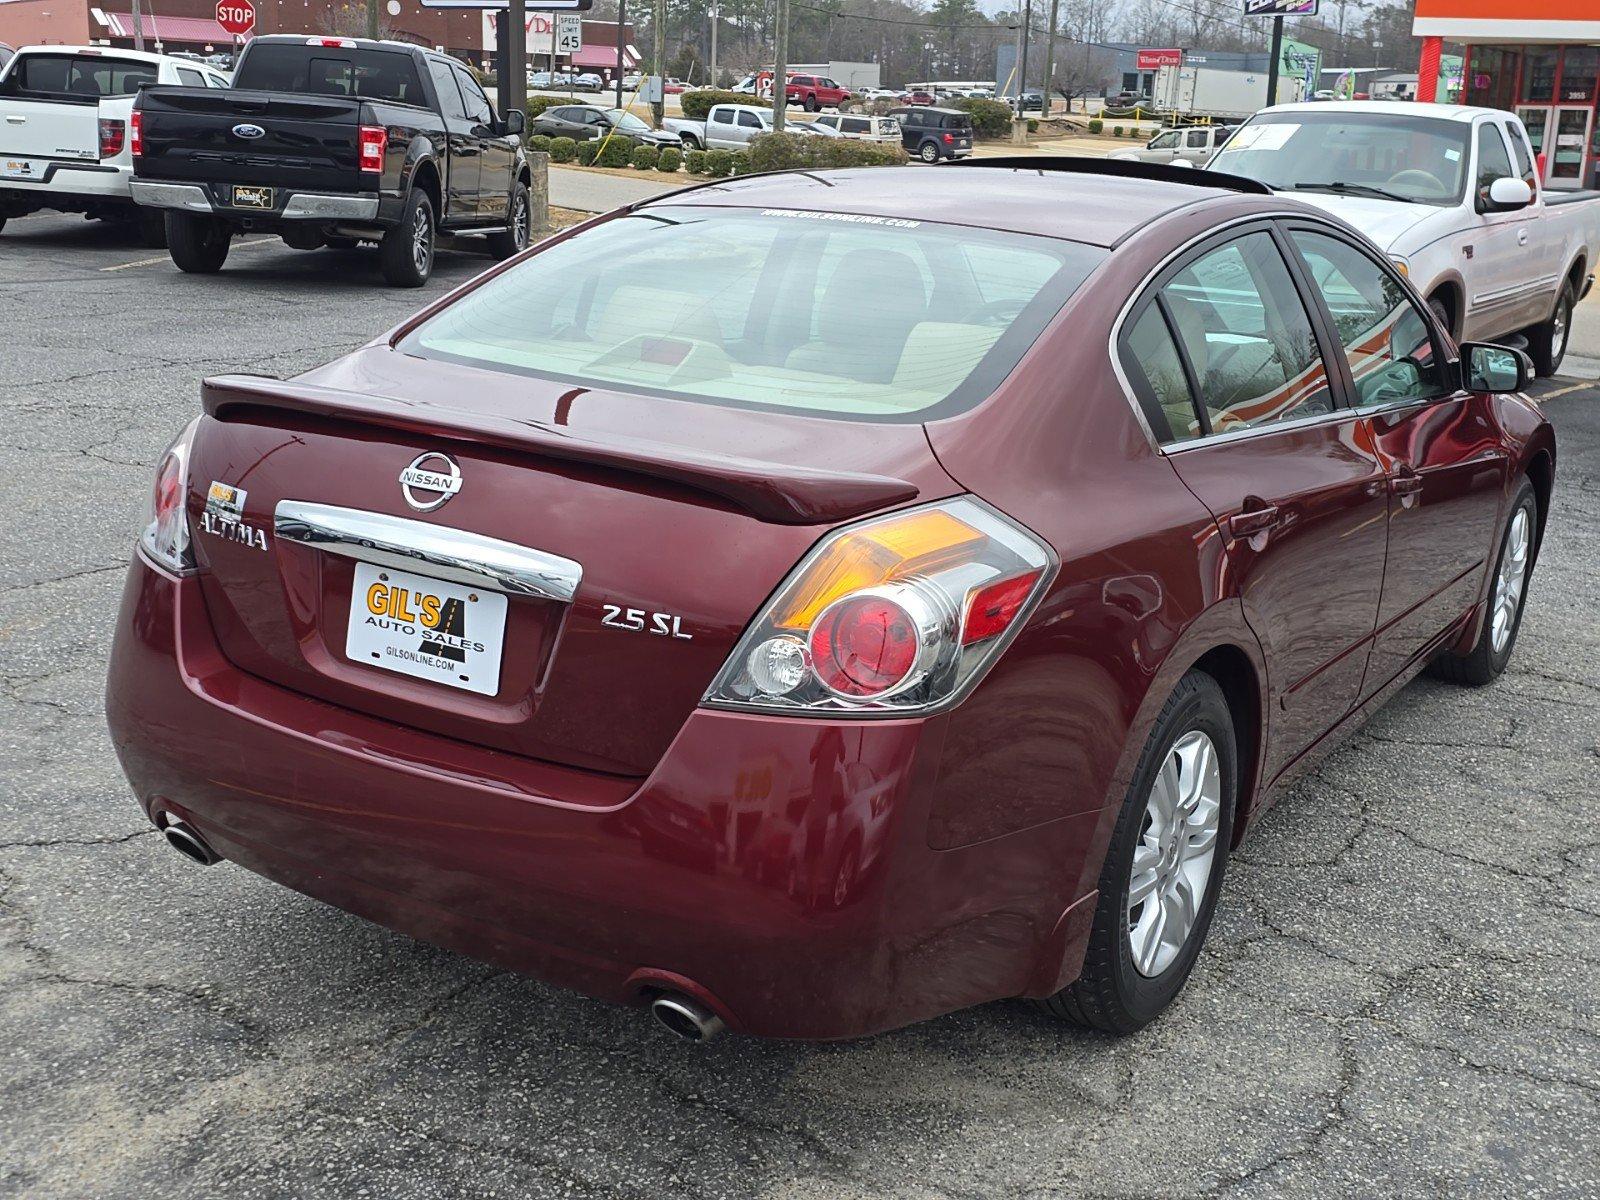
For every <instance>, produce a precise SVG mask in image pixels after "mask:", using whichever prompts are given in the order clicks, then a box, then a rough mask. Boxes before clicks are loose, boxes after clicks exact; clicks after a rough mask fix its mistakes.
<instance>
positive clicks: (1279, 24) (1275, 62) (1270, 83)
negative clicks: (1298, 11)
mask: <svg viewBox="0 0 1600 1200" xmlns="http://www.w3.org/2000/svg"><path fill="white" fill-rule="evenodd" d="M1282 58H1283V18H1282V17H1273V18H1272V60H1271V61H1270V62H1269V63H1267V106H1268V107H1269V108H1270V107H1271V106H1272V105H1274V104H1276V103H1277V102H1278V67H1279V62H1280V60H1281V59H1282Z"/></svg>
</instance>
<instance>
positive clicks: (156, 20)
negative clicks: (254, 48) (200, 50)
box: [105, 12, 249, 50]
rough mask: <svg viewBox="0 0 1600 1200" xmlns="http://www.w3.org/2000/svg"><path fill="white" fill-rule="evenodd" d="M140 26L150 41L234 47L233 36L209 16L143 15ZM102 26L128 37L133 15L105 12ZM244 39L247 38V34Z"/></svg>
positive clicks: (219, 47) (108, 30)
mask: <svg viewBox="0 0 1600 1200" xmlns="http://www.w3.org/2000/svg"><path fill="white" fill-rule="evenodd" d="M139 25H140V28H141V29H142V30H143V32H144V36H145V37H146V38H147V39H149V40H150V41H156V42H162V43H166V42H183V43H186V44H187V43H194V44H196V45H204V44H207V43H210V44H211V45H214V46H216V47H217V49H219V50H222V49H226V48H227V47H229V46H231V45H233V34H231V33H229V32H228V31H227V30H226V29H224V28H223V27H222V26H221V25H218V24H217V23H216V22H215V21H214V20H212V19H211V18H210V17H163V16H157V15H156V14H154V13H145V14H144V15H143V16H142V17H140V19H139ZM105 27H106V30H107V32H109V33H110V34H111V36H112V37H119V38H131V37H132V36H133V14H132V13H114V12H108V13H106V14H105ZM245 36H246V38H247V39H248V37H249V35H248V34H246V35H245Z"/></svg>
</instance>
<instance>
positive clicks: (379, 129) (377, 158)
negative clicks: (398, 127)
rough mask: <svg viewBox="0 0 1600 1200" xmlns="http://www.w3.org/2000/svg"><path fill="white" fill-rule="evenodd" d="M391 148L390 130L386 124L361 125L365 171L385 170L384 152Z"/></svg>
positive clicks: (362, 166)
mask: <svg viewBox="0 0 1600 1200" xmlns="http://www.w3.org/2000/svg"><path fill="white" fill-rule="evenodd" d="M388 148H389V130H388V127H387V126H384V125H363V126H362V127H361V169H362V170H363V171H376V172H381V171H382V170H383V154H384V151H385V150H387V149H388Z"/></svg>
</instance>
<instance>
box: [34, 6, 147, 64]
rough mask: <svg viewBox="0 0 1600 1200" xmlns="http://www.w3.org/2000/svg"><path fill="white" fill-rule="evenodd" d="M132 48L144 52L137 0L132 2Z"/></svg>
mask: <svg viewBox="0 0 1600 1200" xmlns="http://www.w3.org/2000/svg"><path fill="white" fill-rule="evenodd" d="M46 15H47V16H48V15H49V14H48V13H47V14H46ZM133 48H134V49H135V50H138V51H141V52H142V51H143V50H144V14H143V13H142V12H140V11H139V0H133Z"/></svg>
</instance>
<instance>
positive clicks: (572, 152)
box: [550, 137, 590, 163]
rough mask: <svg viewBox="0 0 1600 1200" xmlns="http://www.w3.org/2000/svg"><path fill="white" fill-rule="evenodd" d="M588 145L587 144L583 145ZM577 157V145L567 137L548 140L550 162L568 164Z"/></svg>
mask: <svg viewBox="0 0 1600 1200" xmlns="http://www.w3.org/2000/svg"><path fill="white" fill-rule="evenodd" d="M584 145H585V146H587V145H590V143H589V142H585V143H584ZM577 156H578V143H577V142H575V141H573V140H572V139H571V138H569V137H558V138H551V139H550V161H551V162H558V163H568V162H571V161H572V160H573V159H574V158H576V157H577Z"/></svg>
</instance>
